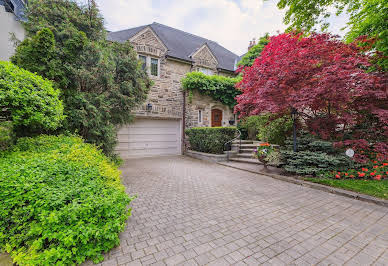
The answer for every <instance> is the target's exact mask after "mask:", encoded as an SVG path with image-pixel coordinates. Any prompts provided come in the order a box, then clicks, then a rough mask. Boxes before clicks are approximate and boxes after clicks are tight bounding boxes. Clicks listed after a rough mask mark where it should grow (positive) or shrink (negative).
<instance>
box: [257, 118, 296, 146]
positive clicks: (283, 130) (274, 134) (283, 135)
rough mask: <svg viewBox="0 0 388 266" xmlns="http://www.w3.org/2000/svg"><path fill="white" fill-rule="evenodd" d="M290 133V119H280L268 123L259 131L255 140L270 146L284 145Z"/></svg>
mask: <svg viewBox="0 0 388 266" xmlns="http://www.w3.org/2000/svg"><path fill="white" fill-rule="evenodd" d="M291 131H292V119H291V118H287V117H280V118H277V119H274V120H268V122H267V123H266V124H265V125H264V127H261V128H260V129H259V133H258V134H257V138H258V139H259V140H263V141H266V142H269V143H271V144H278V145H284V142H285V141H286V139H287V137H288V136H290V134H291Z"/></svg>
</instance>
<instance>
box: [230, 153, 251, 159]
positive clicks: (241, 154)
mask: <svg viewBox="0 0 388 266" xmlns="http://www.w3.org/2000/svg"><path fill="white" fill-rule="evenodd" d="M252 153H253V152H251V153H237V154H236V155H235V156H233V157H234V158H252V157H253V155H252Z"/></svg>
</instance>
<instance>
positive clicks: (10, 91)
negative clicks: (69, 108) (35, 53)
mask: <svg viewBox="0 0 388 266" xmlns="http://www.w3.org/2000/svg"><path fill="white" fill-rule="evenodd" d="M0 112H2V113H1V115H0V116H5V118H7V119H8V120H11V121H12V122H13V125H14V127H15V128H19V129H23V130H26V129H28V130H31V131H40V130H54V129H56V128H57V127H58V126H60V123H61V121H62V120H63V118H64V116H63V106H62V102H61V101H60V100H59V90H56V89H54V88H53V86H52V83H51V82H50V81H48V80H45V79H43V78H42V77H40V76H38V75H35V74H33V73H31V72H29V71H27V70H24V69H21V68H19V67H17V66H15V65H13V64H12V63H9V62H0Z"/></svg>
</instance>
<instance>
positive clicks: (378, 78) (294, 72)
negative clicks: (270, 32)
mask: <svg viewBox="0 0 388 266" xmlns="http://www.w3.org/2000/svg"><path fill="white" fill-rule="evenodd" d="M369 66H370V56H368V55H365V54H364V53H362V51H361V50H360V47H358V46H357V45H355V44H345V43H343V42H341V41H339V40H338V39H336V38H335V37H333V36H331V35H329V34H312V35H310V36H309V37H303V33H299V34H296V33H287V34H286V33H285V34H280V35H278V36H275V37H271V38H270V42H269V44H268V45H267V46H266V47H265V48H264V50H263V52H262V54H261V56H260V57H259V58H257V59H256V61H255V63H254V64H253V65H252V67H247V68H245V69H244V72H243V79H242V81H241V82H240V83H239V84H238V85H237V86H238V87H239V88H240V89H241V90H242V92H243V93H242V94H241V95H240V96H237V102H238V104H237V106H236V107H235V111H238V112H240V113H241V115H242V116H248V115H256V114H260V113H263V112H270V113H277V114H289V113H290V111H291V110H292V109H296V110H297V111H298V113H299V114H300V116H301V118H303V119H304V120H305V122H306V123H305V124H306V125H307V126H308V128H309V130H310V131H311V132H314V133H316V134H319V135H320V136H321V137H323V138H339V137H342V136H344V134H345V133H346V132H348V131H351V130H353V129H354V128H355V127H356V126H358V125H363V124H364V123H372V121H373V122H374V124H373V125H371V126H370V127H369V128H368V129H366V130H367V131H368V133H367V134H366V135H367V136H369V137H372V136H375V137H376V141H378V140H383V141H384V140H386V137H387V136H388V126H387V125H388V108H387V105H386V103H387V100H388V88H387V84H388V83H387V81H388V80H387V75H386V73H379V72H370V71H367V69H368V67H369ZM339 129H341V130H339Z"/></svg>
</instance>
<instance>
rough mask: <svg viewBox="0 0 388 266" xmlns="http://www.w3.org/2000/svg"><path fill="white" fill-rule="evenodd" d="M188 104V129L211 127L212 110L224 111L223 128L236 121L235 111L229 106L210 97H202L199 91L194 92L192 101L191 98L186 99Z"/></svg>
mask: <svg viewBox="0 0 388 266" xmlns="http://www.w3.org/2000/svg"><path fill="white" fill-rule="evenodd" d="M186 103H187V104H186V128H191V127H210V126H211V111H212V109H219V110H221V111H222V126H223V127H225V126H230V124H229V121H230V120H234V114H233V110H231V109H230V108H229V107H228V106H226V105H224V104H221V103H220V102H218V101H215V100H213V98H211V97H210V96H207V95H202V94H200V93H199V92H197V91H193V94H192V98H191V99H190V98H189V96H187V97H186ZM199 111H201V113H200V112H199ZM200 116H202V119H201V120H202V121H199V119H200Z"/></svg>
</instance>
